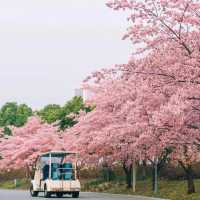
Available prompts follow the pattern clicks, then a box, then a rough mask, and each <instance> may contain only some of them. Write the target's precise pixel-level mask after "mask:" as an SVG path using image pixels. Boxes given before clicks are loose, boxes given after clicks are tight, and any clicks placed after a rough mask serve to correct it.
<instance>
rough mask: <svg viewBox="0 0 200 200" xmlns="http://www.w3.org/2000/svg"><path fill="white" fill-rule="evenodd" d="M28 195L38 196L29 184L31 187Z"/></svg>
mask: <svg viewBox="0 0 200 200" xmlns="http://www.w3.org/2000/svg"><path fill="white" fill-rule="evenodd" d="M30 194H31V196H32V197H37V196H38V192H37V191H34V190H33V184H31V187H30Z"/></svg>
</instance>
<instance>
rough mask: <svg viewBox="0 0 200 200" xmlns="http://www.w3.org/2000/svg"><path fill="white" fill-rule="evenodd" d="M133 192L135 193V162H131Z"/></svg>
mask: <svg viewBox="0 0 200 200" xmlns="http://www.w3.org/2000/svg"><path fill="white" fill-rule="evenodd" d="M132 168H133V192H135V191H136V164H135V161H133V167H132Z"/></svg>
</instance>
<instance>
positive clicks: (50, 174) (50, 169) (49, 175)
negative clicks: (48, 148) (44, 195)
mask: <svg viewBox="0 0 200 200" xmlns="http://www.w3.org/2000/svg"><path fill="white" fill-rule="evenodd" d="M49 179H51V153H50V154H49Z"/></svg>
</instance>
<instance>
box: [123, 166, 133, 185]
mask: <svg viewBox="0 0 200 200" xmlns="http://www.w3.org/2000/svg"><path fill="white" fill-rule="evenodd" d="M123 169H124V172H125V175H126V184H127V188H132V178H131V176H132V165H131V166H130V167H127V166H126V165H125V164H123Z"/></svg>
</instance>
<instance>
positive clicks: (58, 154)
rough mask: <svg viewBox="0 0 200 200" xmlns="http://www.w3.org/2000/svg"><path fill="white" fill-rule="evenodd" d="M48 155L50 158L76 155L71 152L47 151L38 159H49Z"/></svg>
mask: <svg viewBox="0 0 200 200" xmlns="http://www.w3.org/2000/svg"><path fill="white" fill-rule="evenodd" d="M50 154H51V156H52V157H63V156H67V155H76V154H77V153H76V152H72V151H49V152H46V153H42V154H41V155H40V157H49V156H50Z"/></svg>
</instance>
